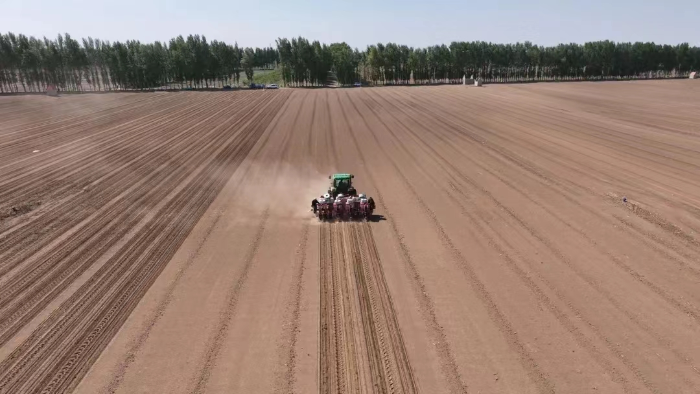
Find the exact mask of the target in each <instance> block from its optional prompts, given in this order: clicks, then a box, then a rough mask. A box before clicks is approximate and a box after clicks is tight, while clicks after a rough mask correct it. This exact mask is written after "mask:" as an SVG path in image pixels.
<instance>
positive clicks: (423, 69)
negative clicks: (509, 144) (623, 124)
mask: <svg viewBox="0 0 700 394" xmlns="http://www.w3.org/2000/svg"><path fill="white" fill-rule="evenodd" d="M277 48H278V51H279V58H280V65H281V67H282V69H283V77H284V80H285V82H286V83H291V84H293V85H309V84H310V85H317V84H323V83H324V82H326V81H327V78H328V75H327V73H328V71H334V72H335V73H336V74H337V80H338V82H340V83H341V84H351V83H353V82H358V81H362V82H366V83H369V84H409V83H411V84H413V83H417V84H423V83H458V82H460V80H461V78H462V77H465V76H466V78H474V79H481V80H485V81H488V82H516V81H538V80H598V79H638V78H668V77H675V76H687V74H688V73H689V72H690V71H691V70H698V69H700V48H698V47H691V46H689V45H688V44H687V43H684V44H680V45H675V46H671V45H658V44H654V43H648V42H647V43H642V42H637V43H634V44H632V43H615V42H612V41H597V42H588V43H585V44H583V45H580V44H560V45H557V46H553V47H544V46H538V45H533V44H532V43H530V42H527V41H526V42H524V43H517V44H493V43H488V42H483V41H474V42H452V43H451V44H450V45H449V46H447V45H435V46H431V47H427V48H412V47H408V46H406V45H398V44H394V43H388V44H376V45H370V46H368V47H367V49H366V50H364V51H358V50H357V49H354V50H353V49H351V48H350V47H349V46H348V45H347V44H345V43H341V44H331V45H322V44H320V43H319V42H318V41H314V42H313V43H309V41H308V40H306V39H303V38H298V39H292V40H291V41H289V40H287V39H279V40H277Z"/></svg>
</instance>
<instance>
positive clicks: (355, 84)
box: [353, 82, 362, 88]
mask: <svg viewBox="0 0 700 394" xmlns="http://www.w3.org/2000/svg"><path fill="white" fill-rule="evenodd" d="M353 86H354V87H356V88H359V87H361V86H362V84H361V83H360V82H355V83H354V84H353Z"/></svg>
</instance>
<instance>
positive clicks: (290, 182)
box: [240, 162, 330, 221]
mask: <svg viewBox="0 0 700 394" xmlns="http://www.w3.org/2000/svg"><path fill="white" fill-rule="evenodd" d="M252 167H253V168H252V171H253V172H254V173H257V174H256V175H255V178H254V180H252V181H250V182H245V184H242V185H241V191H240V196H241V197H242V199H243V201H246V204H247V205H248V206H249V207H250V208H251V209H252V210H253V211H263V210H265V209H267V212H268V215H270V216H271V217H274V218H276V219H278V220H279V219H281V220H284V219H294V220H295V221H299V220H303V219H309V220H312V219H313V220H314V221H315V220H316V219H315V216H314V215H313V213H312V212H311V211H310V209H311V200H313V199H314V198H317V197H319V196H320V195H323V194H324V193H326V192H327V190H328V186H329V182H330V181H329V180H328V175H329V174H330V173H322V172H320V171H319V170H318V169H316V168H314V167H313V166H312V165H310V164H296V163H295V164H292V163H289V162H279V163H275V164H272V165H270V164H269V162H255V163H253V164H252Z"/></svg>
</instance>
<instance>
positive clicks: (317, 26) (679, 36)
mask: <svg viewBox="0 0 700 394" xmlns="http://www.w3.org/2000/svg"><path fill="white" fill-rule="evenodd" d="M0 11H1V12H0V31H2V32H7V31H12V32H14V33H24V34H27V35H34V36H37V37H42V36H47V37H52V38H53V37H55V36H56V34H57V33H59V32H68V33H70V34H71V35H72V36H73V37H74V38H80V37H87V36H92V37H94V38H101V39H107V40H110V41H114V40H122V41H123V40H126V39H138V40H141V41H145V42H150V41H155V40H160V41H164V40H169V39H170V38H171V37H174V36H176V35H178V34H182V35H185V36H186V35H187V34H203V35H205V36H206V37H207V39H208V40H213V39H218V40H222V41H226V42H229V43H233V42H234V41H238V43H239V45H242V46H267V45H270V44H272V45H274V42H275V39H276V38H277V37H287V38H291V37H293V36H300V35H301V36H303V37H306V38H308V39H309V40H315V39H317V40H319V41H321V42H326V43H330V42H337V41H345V42H347V43H348V44H350V45H351V46H353V47H359V48H361V49H364V47H365V46H366V45H367V44H370V43H377V42H383V43H386V42H389V41H391V42H396V43H399V44H406V45H409V46H421V47H422V46H427V45H432V44H442V43H445V44H449V43H450V42H451V41H472V40H484V41H491V42H500V43H510V42H516V41H526V40H529V41H532V42H533V43H536V44H540V45H554V44H557V43H561V42H578V43H582V42H585V41H593V40H601V39H612V40H615V41H654V42H656V43H662V44H678V43H680V42H684V41H686V42H689V43H690V44H691V45H700V6H699V5H698V3H697V2H695V1H690V0H677V1H674V2H668V1H648V0H636V1H633V0H612V1H610V0H589V1H580V2H570V1H569V2H559V1H554V0H529V1H524V2H521V1H516V0H486V1H480V2H465V1H458V0H433V1H430V0H425V1H415V0H406V1H398V0H389V1H371V0H358V1H344V2H333V1H319V0H300V1H284V0H269V1H264V2H250V3H246V2H242V1H222V0H213V1H191V0H190V1H185V0H172V1H166V0H163V1H149V0H147V1H139V0H113V1H110V2H99V1H97V2H96V1H85V0H61V1H55V0H0Z"/></svg>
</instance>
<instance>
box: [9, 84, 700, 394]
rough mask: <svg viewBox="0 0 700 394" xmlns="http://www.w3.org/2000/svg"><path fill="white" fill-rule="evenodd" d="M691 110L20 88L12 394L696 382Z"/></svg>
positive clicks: (615, 98)
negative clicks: (330, 190)
mask: <svg viewBox="0 0 700 394" xmlns="http://www.w3.org/2000/svg"><path fill="white" fill-rule="evenodd" d="M699 101H700V84H697V83H693V81H648V82H621V83H612V82H610V83H572V84H536V85H519V86H518V85H504V86H494V85H490V86H486V87H484V88H473V87H463V86H443V87H420V88H416V87H395V88H361V89H336V90H330V89H323V90H293V91H292V90H286V89H282V90H279V91H254V92H221V93H213V92H208V93H204V92H180V93H153V94H114V95H70V96H65V97H60V98H48V97H39V96H25V97H21V96H20V97H0V393H23V392H41V393H58V392H61V393H63V392H77V393H154V392H157V393H223V392H236V393H258V392H260V393H312V392H321V393H370V392H372V393H418V392H420V393H697V392H699V391H700V321H699V319H700V239H699V236H698V231H699V230H700V112H698V109H697V103H698V102H699ZM332 172H350V173H353V174H355V184H356V186H357V188H358V191H360V192H365V193H367V194H369V195H371V196H373V197H374V198H375V200H376V202H377V210H376V211H375V213H376V214H377V216H376V217H375V218H374V220H372V221H370V222H356V223H319V222H318V221H317V220H316V219H315V218H313V216H312V215H311V213H310V212H308V206H309V202H310V200H311V199H312V198H313V197H315V196H317V195H318V194H320V193H322V192H323V191H324V190H325V188H326V186H327V182H328V179H327V176H328V174H330V173H332Z"/></svg>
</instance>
